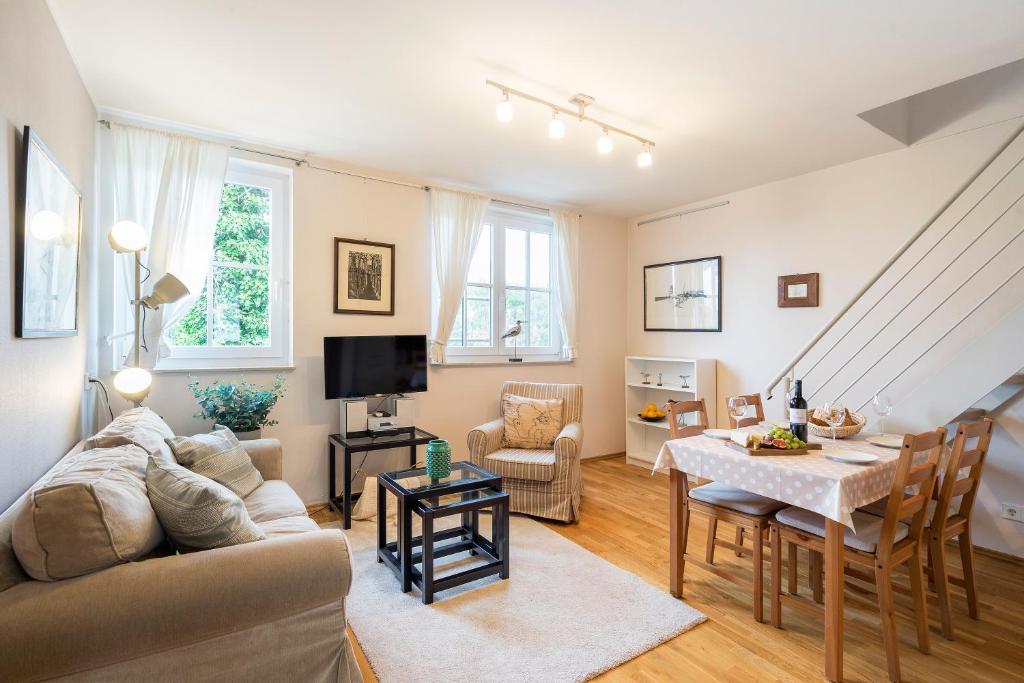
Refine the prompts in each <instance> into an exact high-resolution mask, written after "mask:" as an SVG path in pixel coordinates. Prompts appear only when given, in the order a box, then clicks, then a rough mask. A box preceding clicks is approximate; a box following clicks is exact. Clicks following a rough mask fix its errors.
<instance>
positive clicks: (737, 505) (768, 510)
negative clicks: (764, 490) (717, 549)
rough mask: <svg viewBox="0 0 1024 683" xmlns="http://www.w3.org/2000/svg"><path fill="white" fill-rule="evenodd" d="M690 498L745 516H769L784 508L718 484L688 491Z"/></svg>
mask: <svg viewBox="0 0 1024 683" xmlns="http://www.w3.org/2000/svg"><path fill="white" fill-rule="evenodd" d="M690 498H693V499H694V500H698V501H700V502H702V503H708V504H709V505H717V506H719V507H723V508H726V509H728V510H733V511H734V512H740V513H743V514H745V515H770V514H772V513H773V512H777V511H779V510H781V509H782V508H784V507H786V504H785V503H780V502H779V501H777V500H772V499H771V498H765V497H764V496H759V495H757V494H756V493H751V492H749V491H744V490H743V489H738V488H736V487H735V486H728V485H726V484H719V483H718V482H711V483H710V484H704V485H703V486H698V487H696V488H692V489H690Z"/></svg>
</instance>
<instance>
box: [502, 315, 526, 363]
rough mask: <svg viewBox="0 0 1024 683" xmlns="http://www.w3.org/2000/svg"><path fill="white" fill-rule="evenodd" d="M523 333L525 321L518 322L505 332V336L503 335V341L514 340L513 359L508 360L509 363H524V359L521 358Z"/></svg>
mask: <svg viewBox="0 0 1024 683" xmlns="http://www.w3.org/2000/svg"><path fill="white" fill-rule="evenodd" d="M522 333H523V321H522V320H517V321H516V324H515V325H513V326H512V327H510V328H508V329H507V330H505V334H503V335H501V338H502V339H511V340H512V357H511V358H509V359H508V362H509V363H522V362H523V359H522V358H520V357H519V345H518V341H519V335H521V334H522Z"/></svg>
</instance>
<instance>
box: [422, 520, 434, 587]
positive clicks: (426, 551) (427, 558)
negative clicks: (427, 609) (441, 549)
mask: <svg viewBox="0 0 1024 683" xmlns="http://www.w3.org/2000/svg"><path fill="white" fill-rule="evenodd" d="M422 574H423V587H422V588H423V604H424V605H429V604H430V603H432V602H434V515H432V514H431V513H430V511H429V510H427V511H425V512H424V513H423V568H422Z"/></svg>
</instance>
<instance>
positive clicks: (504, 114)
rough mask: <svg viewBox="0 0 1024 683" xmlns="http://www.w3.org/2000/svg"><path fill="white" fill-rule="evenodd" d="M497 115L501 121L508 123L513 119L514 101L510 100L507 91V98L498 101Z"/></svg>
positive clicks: (495, 111)
mask: <svg viewBox="0 0 1024 683" xmlns="http://www.w3.org/2000/svg"><path fill="white" fill-rule="evenodd" d="M494 113H495V115H496V116H497V117H498V121H500V122H501V123H508V122H509V121H511V120H512V116H513V115H514V114H513V111H512V103H511V102H509V101H508V93H505V98H504V99H503V100H501V101H500V102H498V106H497V107H496V108H495V110H494Z"/></svg>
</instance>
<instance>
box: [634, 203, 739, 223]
mask: <svg viewBox="0 0 1024 683" xmlns="http://www.w3.org/2000/svg"><path fill="white" fill-rule="evenodd" d="M728 203H729V200H728V199H726V200H725V201H724V202H717V203H715V204H705V205H704V206H697V207H694V208H692V209H686V210H685V211H676V212H675V213H670V214H667V215H665V216H658V217H657V218H648V219H647V220H645V221H640V222H639V223H637V224H636V227H638V228H639V227H640V226H641V225H647V224H648V223H657V222H658V221H663V220H665V219H666V218H678V217H679V216H685V215H686V214H688V213H697V212H698V211H707V210H708V209H717V208H718V207H720V206H726V205H727V204H728Z"/></svg>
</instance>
